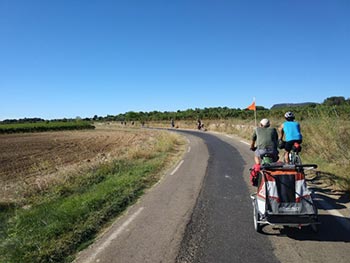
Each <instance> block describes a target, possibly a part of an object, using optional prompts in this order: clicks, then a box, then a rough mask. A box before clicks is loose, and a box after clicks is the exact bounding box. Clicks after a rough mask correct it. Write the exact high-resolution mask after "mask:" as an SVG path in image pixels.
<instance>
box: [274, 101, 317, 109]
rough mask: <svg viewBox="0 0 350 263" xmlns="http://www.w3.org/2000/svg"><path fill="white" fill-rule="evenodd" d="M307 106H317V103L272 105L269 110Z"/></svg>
mask: <svg viewBox="0 0 350 263" xmlns="http://www.w3.org/2000/svg"><path fill="white" fill-rule="evenodd" d="M309 105H313V106H315V105H319V103H316V102H303V103H279V104H274V105H273V106H272V107H271V109H278V108H287V107H302V106H309Z"/></svg>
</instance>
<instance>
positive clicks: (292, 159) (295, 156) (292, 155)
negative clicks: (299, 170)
mask: <svg viewBox="0 0 350 263" xmlns="http://www.w3.org/2000/svg"><path fill="white" fill-rule="evenodd" d="M300 152H301V145H300V143H297V142H294V144H293V147H292V150H291V151H290V152H289V154H288V157H289V163H290V164H298V165H301V164H302V162H301V158H300V155H299V153H300Z"/></svg>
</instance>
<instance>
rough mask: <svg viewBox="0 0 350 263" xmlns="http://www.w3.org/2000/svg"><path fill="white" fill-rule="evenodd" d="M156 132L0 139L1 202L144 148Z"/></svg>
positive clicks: (100, 131)
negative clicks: (141, 147)
mask: <svg viewBox="0 0 350 263" xmlns="http://www.w3.org/2000/svg"><path fill="white" fill-rule="evenodd" d="M155 137H156V132H152V131H146V130H143V131H142V132H140V130H138V131H132V130H131V131H120V130H113V129H111V130H108V129H97V130H93V131H91V130H89V131H65V132H45V133H28V134H7V135H0V186H1V187H0V202H8V201H11V200H16V199H21V198H23V197H25V195H26V194H30V192H32V191H40V190H43V189H45V188H46V187H48V186H49V185H51V184H52V183H54V182H57V181H59V180H65V176H66V175H67V174H71V173H72V172H74V173H79V172H81V171H84V169H87V168H89V167H90V168H91V167H92V166H94V165H98V164H99V163H101V162H104V161H108V160H110V159H114V158H117V157H120V156H123V155H125V154H127V153H128V151H129V149H130V148H133V147H136V146H137V147H139V146H140V145H143V147H147V144H149V143H150V142H151V141H155Z"/></svg>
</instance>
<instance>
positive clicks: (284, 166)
mask: <svg viewBox="0 0 350 263" xmlns="http://www.w3.org/2000/svg"><path fill="white" fill-rule="evenodd" d="M298 168H299V169H300V168H302V169H303V168H311V169H316V168H317V164H280V165H279V164H272V165H262V166H261V170H270V171H275V170H296V169H298Z"/></svg>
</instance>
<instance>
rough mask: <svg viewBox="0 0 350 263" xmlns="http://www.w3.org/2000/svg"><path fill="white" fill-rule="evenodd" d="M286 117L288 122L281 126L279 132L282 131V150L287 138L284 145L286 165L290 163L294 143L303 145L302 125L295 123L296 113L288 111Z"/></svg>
mask: <svg viewBox="0 0 350 263" xmlns="http://www.w3.org/2000/svg"><path fill="white" fill-rule="evenodd" d="M284 117H285V119H286V121H285V122H284V123H282V124H281V126H280V128H279V131H280V138H279V142H280V144H281V146H282V147H281V148H283V144H284V143H283V137H285V144H284V149H285V153H284V161H285V162H286V163H289V162H290V160H289V153H290V151H291V150H292V148H293V145H294V143H295V142H296V143H299V144H301V143H302V140H303V136H302V134H301V131H300V124H299V123H298V122H297V121H294V119H295V116H294V113H293V112H291V111H287V112H286V114H284Z"/></svg>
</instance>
